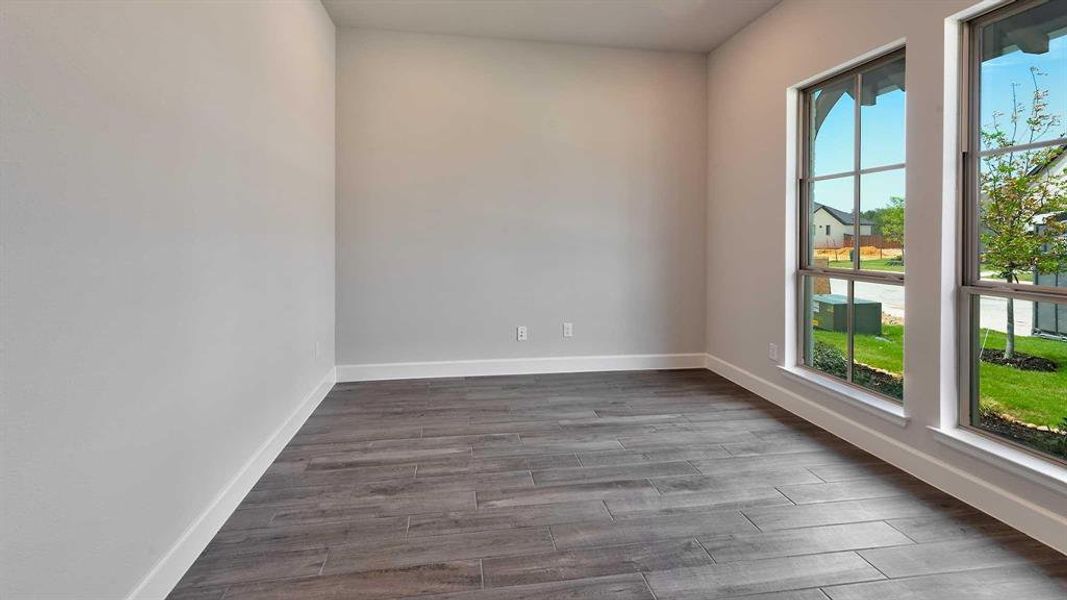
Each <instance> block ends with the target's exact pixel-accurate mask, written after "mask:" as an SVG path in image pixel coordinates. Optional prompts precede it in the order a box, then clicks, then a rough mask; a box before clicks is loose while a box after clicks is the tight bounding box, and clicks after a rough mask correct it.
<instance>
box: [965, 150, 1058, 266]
mask: <svg viewBox="0 0 1067 600" xmlns="http://www.w3.org/2000/svg"><path fill="white" fill-rule="evenodd" d="M978 189H979V194H980V197H979V199H978V203H979V206H978V215H979V240H978V243H979V255H980V258H981V262H980V265H979V271H980V275H981V278H982V279H983V280H987V281H998V282H1006V281H1010V282H1012V283H1023V284H1027V283H1033V280H1034V274H1035V272H1039V273H1041V274H1043V275H1048V276H1052V277H1053V278H1054V279H1055V278H1056V276H1057V275H1058V274H1060V273H1063V272H1064V271H1067V152H1064V151H1063V150H1062V149H1060V148H1055V147H1053V148H1039V149H1033V150H1028V151H1021V152H1006V153H1003V154H996V155H990V156H985V157H983V158H982V160H981V165H980V169H979V177H978ZM1045 279H1047V278H1045ZM1059 279H1060V280H1063V279H1064V277H1059Z"/></svg>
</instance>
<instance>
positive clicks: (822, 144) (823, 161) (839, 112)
mask: <svg viewBox="0 0 1067 600" xmlns="http://www.w3.org/2000/svg"><path fill="white" fill-rule="evenodd" d="M854 81H855V80H854V79H852V78H849V79H846V80H845V81H842V82H838V83H834V84H831V85H829V86H827V87H820V88H816V89H815V90H813V91H812V92H811V108H810V110H811V114H810V115H809V116H808V118H809V126H810V127H811V142H810V144H811V156H810V160H811V174H812V175H829V174H831V173H843V172H845V171H852V170H855V166H856V162H855V150H854V149H855V135H856V124H855V121H856V113H855V106H856V104H855V101H854V100H853V98H852V94H853V86H854V85H855V83H854Z"/></svg>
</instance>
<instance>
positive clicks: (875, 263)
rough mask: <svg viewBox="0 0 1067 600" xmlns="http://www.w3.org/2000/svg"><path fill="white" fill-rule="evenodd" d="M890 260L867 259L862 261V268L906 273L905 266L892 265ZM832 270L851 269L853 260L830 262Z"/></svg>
mask: <svg viewBox="0 0 1067 600" xmlns="http://www.w3.org/2000/svg"><path fill="white" fill-rule="evenodd" d="M891 260H892V259H889V258H865V259H862V260H860V268H862V269H870V270H871V271H894V272H897V273H903V272H904V265H902V264H892V263H891V262H890V261H891ZM830 268H831V269H851V268H852V261H851V260H832V261H830Z"/></svg>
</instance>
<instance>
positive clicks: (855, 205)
mask: <svg viewBox="0 0 1067 600" xmlns="http://www.w3.org/2000/svg"><path fill="white" fill-rule="evenodd" d="M853 85H854V86H855V87H854V90H855V103H854V105H853V107H852V110H853V115H852V116H853V119H855V121H854V126H853V131H854V136H855V140H854V141H853V144H852V152H853V156H852V160H853V165H852V170H853V171H854V172H855V173H856V175H855V177H853V179H852V231H853V233H852V238H853V239H852V251H853V253H854V256H853V258H852V268H853V269H855V270H857V271H858V270H859V269H860V248H861V247H862V246H861V244H860V232H861V231H862V228H861V227H860V164H861V162H860V140H861V139H862V138H861V136H862V132H861V131H860V120H861V119H860V110H861V109H860V100H861V98H860V95H861V94H862V93H863V87H862V86H863V73H862V72H860V73H856V79H855V82H854V84H853ZM851 338H852V336H851V335H849V341H850V342H851Z"/></svg>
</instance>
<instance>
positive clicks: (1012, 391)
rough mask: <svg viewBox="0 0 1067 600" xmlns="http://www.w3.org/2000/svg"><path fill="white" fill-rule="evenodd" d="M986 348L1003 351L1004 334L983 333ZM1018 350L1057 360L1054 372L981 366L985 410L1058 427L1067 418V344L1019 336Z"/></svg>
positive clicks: (980, 381)
mask: <svg viewBox="0 0 1067 600" xmlns="http://www.w3.org/2000/svg"><path fill="white" fill-rule="evenodd" d="M986 333H988V334H989V335H988V337H985V347H986V348H997V349H1003V348H1004V334H1003V333H1000V332H997V331H986V330H983V331H982V335H983V336H985V335H986ZM1015 348H1016V350H1018V351H1019V352H1022V353H1024V354H1029V355H1031V356H1040V357H1042V358H1047V359H1049V360H1052V361H1055V362H1056V364H1057V365H1059V369H1057V371H1056V372H1055V373H1040V372H1035V371H1020V370H1018V369H1014V368H1012V367H1004V366H1001V365H994V364H990V363H982V368H981V371H979V385H980V387H981V391H982V393H981V402H982V406H983V407H989V408H992V409H993V410H994V411H996V412H1000V413H1005V414H1009V415H1011V416H1013V417H1015V418H1017V419H1019V420H1021V421H1026V422H1027V423H1033V424H1034V425H1049V426H1053V427H1059V426H1060V425H1061V423H1062V422H1063V419H1065V418H1067V342H1062V341H1057V340H1046V339H1041V338H1034V337H1016V338H1015Z"/></svg>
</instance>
